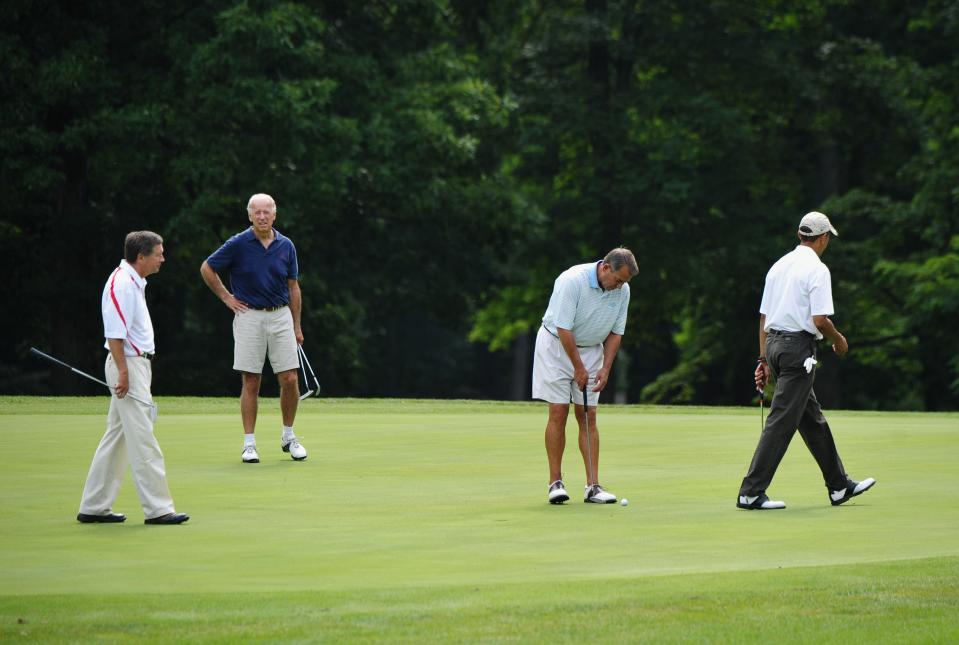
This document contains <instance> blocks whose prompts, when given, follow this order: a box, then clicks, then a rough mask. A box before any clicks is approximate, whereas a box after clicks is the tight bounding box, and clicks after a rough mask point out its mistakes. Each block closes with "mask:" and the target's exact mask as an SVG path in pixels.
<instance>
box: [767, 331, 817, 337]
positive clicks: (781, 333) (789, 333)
mask: <svg viewBox="0 0 959 645" xmlns="http://www.w3.org/2000/svg"><path fill="white" fill-rule="evenodd" d="M766 334H767V335H769V336H800V337H805V338H815V337H816V336H815V334H810V333H809V332H808V331H783V330H782V329H770V330H769V331H767V332H766Z"/></svg>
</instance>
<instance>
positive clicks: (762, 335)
mask: <svg viewBox="0 0 959 645" xmlns="http://www.w3.org/2000/svg"><path fill="white" fill-rule="evenodd" d="M765 355H766V314H759V356H765Z"/></svg>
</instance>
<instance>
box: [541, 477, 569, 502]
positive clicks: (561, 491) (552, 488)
mask: <svg viewBox="0 0 959 645" xmlns="http://www.w3.org/2000/svg"><path fill="white" fill-rule="evenodd" d="M546 499H547V500H548V501H549V503H550V504H562V503H563V502H565V501H567V500H569V493H567V492H566V484H564V483H563V480H562V479H557V480H556V481H554V482H553V483H552V484H550V485H549V495H548V497H547V498H546Z"/></svg>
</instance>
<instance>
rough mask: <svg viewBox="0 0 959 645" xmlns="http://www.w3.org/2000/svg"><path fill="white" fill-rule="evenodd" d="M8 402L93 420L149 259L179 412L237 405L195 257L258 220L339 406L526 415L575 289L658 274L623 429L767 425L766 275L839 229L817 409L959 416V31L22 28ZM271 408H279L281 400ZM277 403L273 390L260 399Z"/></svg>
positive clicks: (5, 111) (207, 21)
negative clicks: (757, 384) (119, 329)
mask: <svg viewBox="0 0 959 645" xmlns="http://www.w3.org/2000/svg"><path fill="white" fill-rule="evenodd" d="M5 13H6V20H5V21H4V23H3V24H2V25H0V70H2V75H3V79H4V81H5V85H6V86H7V87H8V88H11V90H12V91H9V92H8V99H7V100H6V101H5V102H4V104H3V106H2V107H0V152H2V160H0V185H2V187H3V194H4V195H6V196H7V199H8V200H9V202H8V204H7V208H5V209H3V213H2V214H0V231H2V235H0V263H2V264H0V269H2V270H3V274H4V280H3V294H4V295H3V300H4V301H5V303H6V306H5V307H4V309H5V310H6V311H7V312H8V315H7V316H4V317H3V322H2V324H3V325H4V330H3V331H4V337H5V338H7V339H9V342H8V343H5V344H4V346H3V347H2V349H0V392H6V393H86V392H91V391H93V390H90V389H87V387H88V386H87V385H86V384H84V383H82V382H77V381H76V380H75V379H74V378H73V377H72V376H71V375H70V374H69V373H60V372H56V371H52V372H51V371H50V370H48V369H47V367H46V366H45V365H38V364H36V363H35V362H33V361H31V360H30V359H29V358H28V357H27V353H26V350H27V349H28V348H29V347H30V346H31V345H36V346H40V347H43V348H46V349H47V350H49V351H51V352H52V353H54V354H56V355H59V356H61V357H63V358H64V359H66V360H69V361H73V362H74V363H75V364H77V365H82V366H83V367H84V368H87V369H88V370H94V371H95V370H96V369H97V368H96V366H97V364H98V363H99V361H101V360H102V358H103V353H102V349H101V346H102V327H101V321H100V314H99V308H98V302H99V297H100V290H101V289H102V286H103V280H105V278H106V276H107V275H108V274H109V272H110V270H111V269H112V268H113V267H114V266H115V264H116V262H117V261H118V260H119V258H120V256H121V246H122V239H123V236H124V235H125V234H126V233H127V232H128V231H130V230H137V229H151V230H155V231H157V232H158V233H160V234H161V235H162V236H163V237H164V240H165V247H166V255H167V263H166V264H165V266H164V268H163V270H162V271H161V273H160V274H158V275H156V276H154V277H153V278H152V279H151V280H150V287H149V289H148V299H149V301H150V305H151V313H152V314H153V319H154V326H155V328H156V331H157V347H158V357H159V362H158V364H157V371H156V372H157V373H156V378H155V381H154V387H155V390H156V392H157V393H159V394H235V393H236V392H237V391H238V378H237V377H236V375H235V374H233V373H232V370H231V369H230V365H231V361H232V337H231V333H230V318H231V315H232V314H231V313H230V312H229V311H228V310H227V309H226V308H225V307H223V305H222V304H221V303H220V302H219V301H217V300H216V299H215V298H214V297H213V296H212V295H211V294H210V293H209V291H208V290H207V289H206V287H205V286H204V285H203V283H202V281H201V279H200V277H199V274H198V268H199V265H200V263H201V262H202V261H203V260H204V259H205V258H206V256H207V255H208V254H209V253H211V252H212V251H213V250H215V249H216V248H217V247H218V246H219V244H221V243H222V242H223V241H224V240H225V239H226V238H227V237H229V236H230V235H232V234H234V233H236V232H239V231H240V230H242V229H243V228H244V227H245V226H246V225H247V221H246V212H245V205H246V200H247V198H248V197H249V196H250V195H251V194H253V193H255V192H260V191H263V192H268V193H270V194H272V195H273V196H274V197H275V198H276V200H277V204H278V217H277V223H276V227H277V228H278V229H279V230H281V231H282V232H283V233H284V234H286V235H288V236H290V237H291V238H292V239H293V241H294V242H295V244H296V246H297V250H298V253H299V257H300V266H301V273H302V275H301V288H302V291H303V296H304V312H303V327H304V333H305V335H306V345H305V348H306V349H307V351H308V355H309V356H310V360H311V362H312V364H313V366H314V368H315V369H316V370H317V372H318V376H319V377H320V379H321V382H322V384H323V388H324V392H326V393H328V394H330V395H350V396H431V397H434V396H435V397H466V398H494V399H497V398H526V397H527V396H528V393H529V383H528V381H529V373H530V365H531V339H532V335H533V334H534V333H535V330H536V327H537V326H538V324H539V319H540V317H541V316H542V314H543V311H544V310H545V307H546V303H547V300H548V298H549V294H550V291H551V287H552V281H553V279H554V278H555V277H556V275H558V274H559V273H560V272H561V271H562V270H563V269H565V268H567V267H568V266H570V265H572V264H576V263H580V262H585V261H588V260H591V259H598V258H599V257H601V256H602V255H603V254H605V252H606V251H608V250H609V249H610V248H612V247H615V246H619V245H625V246H628V247H630V248H631V249H632V250H633V251H634V252H635V254H636V256H637V258H638V260H639V262H640V274H639V276H637V277H636V278H635V279H634V280H633V281H632V283H631V286H632V290H633V298H632V302H631V306H630V319H629V323H628V326H627V334H626V336H625V337H624V343H623V351H622V356H621V358H620V359H619V360H618V362H617V365H616V367H615V368H614V376H613V381H614V382H613V383H612V384H611V386H610V388H609V390H608V391H607V392H605V393H604V397H605V398H606V399H607V400H609V401H614V400H615V401H625V402H640V401H644V402H658V403H683V404H686V403H688V404H747V403H750V402H753V401H755V399H754V398H753V397H754V394H753V393H752V392H751V387H750V384H751V377H750V372H751V370H752V367H753V365H754V360H755V355H756V350H757V346H756V343H757V340H756V338H757V333H756V327H757V319H758V312H757V309H758V303H759V297H760V295H761V291H762V286H763V279H764V276H765V271H766V270H767V269H768V267H769V266H770V265H771V264H772V263H773V262H774V261H775V260H776V259H777V258H778V257H780V256H781V255H782V254H783V253H785V252H786V251H788V250H789V249H791V248H792V246H794V244H795V243H796V240H795V229H796V226H797V223H798V221H799V218H800V217H801V216H802V215H803V213H805V212H807V211H810V210H821V211H823V212H826V213H827V214H828V215H829V216H830V218H831V219H832V221H833V223H834V224H835V225H836V227H837V228H838V229H839V231H840V238H839V239H838V240H837V241H835V242H834V243H833V244H831V245H830V248H829V250H828V252H827V254H826V256H825V257H824V260H825V261H826V263H827V264H828V265H829V266H830V269H831V271H832V275H833V291H834V300H835V303H836V315H835V316H834V319H835V320H836V323H837V326H838V327H839V328H840V329H842V330H843V332H844V333H845V334H846V335H847V337H848V338H849V341H850V346H851V351H850V353H849V355H848V356H846V357H844V358H843V359H842V360H839V359H835V358H834V357H832V356H831V353H830V352H828V351H823V352H822V355H821V359H822V360H821V367H823V368H824V369H823V370H822V371H821V372H820V373H819V375H818V376H817V393H819V395H820V399H821V400H822V401H823V403H824V405H826V406H827V407H848V408H873V409H917V410H945V409H956V408H957V407H959V338H957V336H956V334H954V333H953V326H954V325H955V324H956V321H957V320H959V109H957V107H959V106H957V100H959V81H957V79H959V64H957V58H956V54H955V52H956V51H959V3H957V2H955V1H947V0H930V1H928V2H917V3H911V4H910V5H909V6H908V7H903V6H901V5H900V4H898V3H888V2H878V3H877V2H863V1H855V0H808V1H798V2H790V3H779V2H763V3H749V2H747V3H743V2H735V1H732V0H728V1H727V0H714V1H709V2H692V1H689V0H663V1H662V2H655V3H650V2H641V1H638V0H636V1H625V0H624V1H616V0H581V1H578V2H574V1H568V0H558V1H551V2H546V1H532V0H527V1H523V2H512V1H506V0H488V1H483V0H478V1H476V0H473V1H467V0H382V1H376V2H362V3H356V2H342V1H338V2H337V1H320V0H317V1H311V2H306V1H290V2H263V1H256V0H246V1H241V2H238V1H236V0H213V1H211V2H204V3H195V2H187V1H185V0H169V1H160V0H145V1H141V2H136V3H115V2H88V3H75V2H67V1H54V0H47V1H42V0H35V1H31V0H11V1H10V2H7V3H5ZM269 381H270V379H266V380H265V381H264V383H265V384H266V383H269ZM268 387H269V386H266V387H265V391H266V392H267V393H269V390H268V389H267V388H268Z"/></svg>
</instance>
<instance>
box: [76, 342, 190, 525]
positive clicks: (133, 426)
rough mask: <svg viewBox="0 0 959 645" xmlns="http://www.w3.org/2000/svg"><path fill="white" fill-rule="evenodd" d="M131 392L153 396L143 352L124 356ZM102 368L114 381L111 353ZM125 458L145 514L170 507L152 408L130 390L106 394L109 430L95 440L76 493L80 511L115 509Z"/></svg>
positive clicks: (153, 514) (95, 512)
mask: <svg viewBox="0 0 959 645" xmlns="http://www.w3.org/2000/svg"><path fill="white" fill-rule="evenodd" d="M127 371H128V373H129V377H130V392H129V394H132V395H134V396H136V397H137V398H139V399H143V400H144V401H152V400H153V396H152V395H151V394H150V383H151V382H152V380H153V366H152V364H151V363H150V361H148V360H147V359H145V358H140V357H137V356H128V357H127ZM103 372H104V374H105V376H106V382H107V383H109V384H110V385H111V386H113V385H115V384H116V382H117V378H118V376H119V372H118V370H117V366H116V363H115V362H114V360H113V356H112V355H110V354H108V355H107V360H106V364H105V365H104V368H103ZM128 464H129V466H130V469H131V471H132V472H133V484H134V486H136V489H137V495H138V496H139V497H140V506H141V507H142V508H143V515H144V517H146V518H147V519H150V518H154V517H160V516H161V515H166V514H167V513H173V512H174V508H173V499H172V498H171V497H170V489H169V487H168V486H167V482H166V466H165V465H164V463H163V453H162V452H161V451H160V444H158V443H157V440H156V437H155V436H153V422H152V421H151V420H150V409H149V408H148V407H147V406H146V405H144V404H142V403H140V402H138V401H134V400H133V399H132V398H130V396H125V397H123V398H122V399H118V398H117V396H116V394H114V395H113V396H112V397H111V398H110V412H109V413H108V414H107V430H106V432H105V433H104V434H103V438H102V439H101V440H100V445H99V446H97V451H96V453H94V455H93V462H92V463H91V464H90V472H89V473H88V474H87V483H86V484H85V485H84V487H83V497H81V499H80V512H81V513H84V514H87V515H103V514H105V513H109V512H111V511H112V510H113V502H114V501H116V498H117V494H118V493H119V492H120V484H121V482H122V481H123V476H124V475H125V474H126V469H127V465H128Z"/></svg>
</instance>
